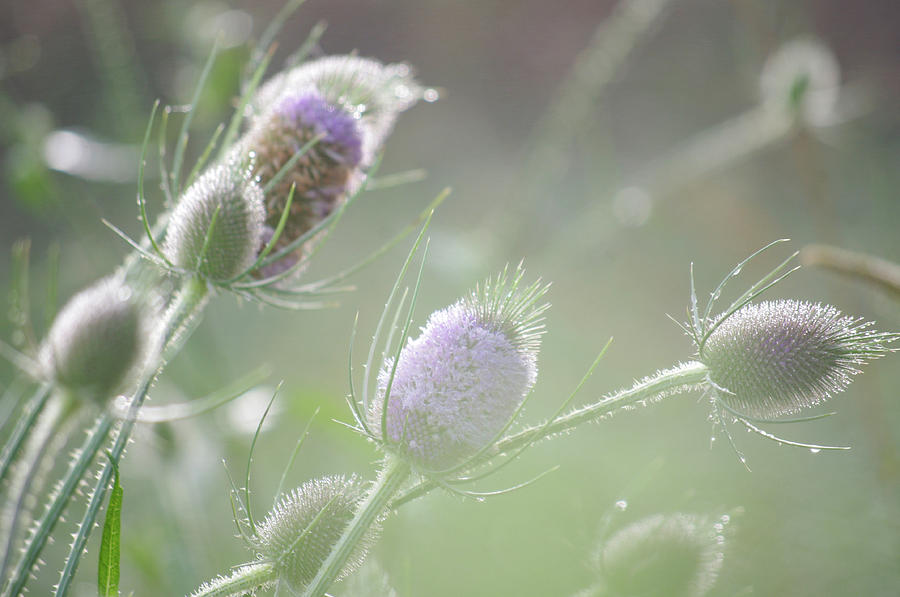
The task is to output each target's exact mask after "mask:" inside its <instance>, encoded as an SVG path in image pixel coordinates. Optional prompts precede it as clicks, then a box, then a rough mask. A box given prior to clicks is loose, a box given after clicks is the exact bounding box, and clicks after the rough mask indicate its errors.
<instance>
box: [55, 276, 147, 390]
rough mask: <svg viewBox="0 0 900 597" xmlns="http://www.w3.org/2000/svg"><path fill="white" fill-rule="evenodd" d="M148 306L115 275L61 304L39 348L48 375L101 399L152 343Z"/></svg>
mask: <svg viewBox="0 0 900 597" xmlns="http://www.w3.org/2000/svg"><path fill="white" fill-rule="evenodd" d="M148 323H149V321H148V317H147V312H146V305H144V304H143V303H142V302H141V301H139V300H138V299H137V298H136V297H135V295H134V292H133V291H132V290H131V289H130V288H129V287H128V286H126V285H125V284H124V283H123V282H122V281H121V280H120V279H119V278H118V277H115V276H111V277H109V278H104V279H102V280H100V281H99V282H97V283H96V284H94V285H93V286H90V287H88V288H86V289H85V290H82V291H81V292H79V293H78V294H76V295H75V296H74V297H72V298H71V299H70V300H69V302H68V303H66V304H65V306H64V307H63V308H62V310H61V311H60V312H59V314H58V315H57V316H56V319H55V320H54V321H53V325H52V326H51V328H50V331H49V332H48V334H47V338H46V339H45V340H44V342H43V344H42V346H41V350H40V363H41V366H42V368H43V370H44V373H45V374H46V375H47V377H48V378H49V379H51V380H52V381H53V382H54V383H56V384H57V385H59V386H60V387H62V388H64V389H66V390H68V391H70V392H71V393H73V394H75V395H77V396H83V397H88V398H90V399H93V400H99V401H105V400H106V399H108V398H109V397H110V396H111V394H112V393H113V392H114V391H115V390H117V389H119V388H120V387H121V386H123V385H124V383H125V382H126V381H127V380H128V379H129V377H130V375H131V373H132V372H133V371H134V370H135V369H136V368H137V367H138V365H139V364H140V363H142V362H143V360H144V358H145V356H146V354H147V352H148V350H149V349H150V347H151V344H152V342H151V338H150V337H151V334H150V333H149V330H148V329H147V326H148Z"/></svg>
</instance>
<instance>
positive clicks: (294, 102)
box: [235, 56, 423, 277]
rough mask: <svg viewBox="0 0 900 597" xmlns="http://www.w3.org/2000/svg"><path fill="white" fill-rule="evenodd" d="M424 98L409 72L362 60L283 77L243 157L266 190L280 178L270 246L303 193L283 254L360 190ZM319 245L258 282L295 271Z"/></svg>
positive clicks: (264, 93)
mask: <svg viewBox="0 0 900 597" xmlns="http://www.w3.org/2000/svg"><path fill="white" fill-rule="evenodd" d="M422 95H423V90H422V88H421V87H420V86H419V85H418V84H417V83H416V82H415V81H414V80H413V78H412V74H411V72H410V68H409V67H408V66H407V65H405V64H392V65H387V66H385V65H383V64H381V63H379V62H377V61H375V60H369V59H364V58H358V57H355V56H332V57H328V58H322V59H319V60H316V61H312V62H309V63H306V64H304V65H302V66H298V67H296V68H294V69H292V70H290V71H287V72H285V73H282V74H280V75H277V76H276V77H274V78H273V79H272V80H271V81H269V82H268V83H266V85H264V86H263V87H262V88H261V89H260V90H259V92H258V93H257V96H256V98H255V100H254V102H253V104H254V110H253V111H254V113H255V115H254V116H253V117H252V119H251V120H252V123H251V128H250V130H249V131H248V132H247V134H246V135H245V136H244V137H243V138H242V139H241V141H240V142H239V143H238V146H237V149H236V150H235V151H236V152H237V153H238V154H240V155H242V156H248V157H250V158H252V162H251V163H252V173H253V175H254V176H255V177H257V179H258V180H259V183H260V185H261V186H262V187H263V188H267V185H269V184H270V183H272V182H273V179H275V178H276V176H277V177H278V180H277V182H275V183H274V184H272V186H271V188H267V191H266V196H265V205H266V217H265V225H266V230H267V233H266V234H267V235H268V237H269V238H271V235H272V233H273V232H274V230H275V229H276V227H277V225H278V222H279V220H280V218H281V215H282V212H283V211H284V208H285V204H286V202H287V198H288V195H289V193H290V189H291V187H292V186H293V187H295V192H294V197H293V200H292V204H291V214H290V217H289V218H288V220H287V224H286V226H285V229H284V231H283V233H282V234H281V236H280V237H279V239H278V242H277V243H276V246H275V250H278V249H282V248H284V247H285V246H287V245H289V244H290V243H291V242H293V241H294V240H296V239H297V238H300V237H301V236H302V235H303V234H305V233H306V232H308V231H309V230H310V229H312V228H313V227H315V226H316V224H318V223H319V222H321V221H322V220H323V219H324V218H326V217H327V216H328V215H329V214H331V213H332V212H333V211H334V210H335V209H336V208H337V207H338V206H339V205H340V204H341V203H343V202H344V200H345V199H346V198H347V196H348V195H350V194H352V193H353V192H354V191H355V190H356V189H357V187H358V185H359V184H360V182H361V180H362V171H361V169H362V168H366V167H368V166H369V165H371V163H372V161H373V159H374V156H375V154H376V153H377V152H378V150H379V149H380V148H381V145H382V143H383V142H384V140H385V139H386V138H387V136H388V134H390V131H391V129H392V128H393V125H394V122H395V120H396V118H397V116H398V114H399V113H400V112H402V111H403V110H406V109H407V108H409V107H411V106H412V105H413V104H415V103H416V102H417V101H418V100H419V99H420V98H421V97H422ZM316 139H317V141H316ZM311 142H314V143H313V144H312V145H311V146H309V147H308V148H307V149H306V151H305V152H304V153H303V154H302V155H300V156H297V157H295V156H296V154H297V153H298V152H299V151H300V150H301V148H303V147H304V146H307V144H310V143H311ZM292 158H293V162H292ZM288 165H290V167H289V168H287V169H286V170H285V171H284V172H283V173H282V170H283V169H284V168H285V167H286V166H288ZM280 173H281V174H280ZM312 244H313V243H311V242H309V243H306V246H305V247H301V248H299V249H297V250H296V251H294V252H293V253H292V255H290V256H288V257H285V258H284V259H282V260H280V261H279V262H276V263H274V264H272V265H270V266H268V267H267V268H264V270H262V271H260V272H259V273H258V275H260V276H262V277H267V276H271V275H275V274H278V273H280V272H282V271H284V270H286V269H288V268H290V267H291V266H293V265H294V264H295V263H297V262H298V261H299V260H301V259H303V257H304V254H305V253H306V252H308V251H309V249H310V247H311V246H312Z"/></svg>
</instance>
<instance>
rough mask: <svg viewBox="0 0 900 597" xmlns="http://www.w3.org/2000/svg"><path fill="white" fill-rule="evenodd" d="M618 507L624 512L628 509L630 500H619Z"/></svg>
mask: <svg viewBox="0 0 900 597" xmlns="http://www.w3.org/2000/svg"><path fill="white" fill-rule="evenodd" d="M616 509H617V510H619V511H620V512H624V511H625V510H627V509H628V502H627V501H625V500H619V501H618V502H616Z"/></svg>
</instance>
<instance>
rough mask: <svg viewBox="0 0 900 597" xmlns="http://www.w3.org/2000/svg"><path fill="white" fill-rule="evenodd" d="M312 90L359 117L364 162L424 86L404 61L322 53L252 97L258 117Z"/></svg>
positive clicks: (266, 85) (418, 97)
mask: <svg viewBox="0 0 900 597" xmlns="http://www.w3.org/2000/svg"><path fill="white" fill-rule="evenodd" d="M310 92H315V93H318V94H320V95H321V96H322V97H323V98H324V99H325V100H326V101H327V102H328V104H329V105H332V106H338V107H340V108H341V109H343V110H344V111H345V112H347V113H348V114H351V115H353V117H354V118H356V119H358V121H359V123H360V127H361V133H362V165H363V166H367V165H368V164H370V163H371V161H372V159H373V158H374V156H375V153H376V152H377V151H378V150H379V148H380V147H381V145H382V144H383V143H384V140H385V139H386V138H387V136H388V135H389V134H390V132H391V130H392V129H393V126H394V122H395V121H396V119H397V116H398V115H399V114H400V113H401V112H403V111H405V110H407V109H409V108H411V107H412V106H413V105H415V104H416V102H418V101H419V100H420V99H421V98H422V97H423V95H424V93H425V90H424V89H423V88H422V86H421V85H419V84H418V83H417V82H416V81H415V79H414V78H413V73H412V69H411V68H410V67H409V65H407V64H402V63H401V64H382V63H381V62H378V61H377V60H372V59H370V58H360V57H359V56H326V57H324V58H320V59H318V60H313V61H310V62H306V63H304V64H302V65H300V66H297V67H295V68H293V69H291V70H289V71H286V72H283V73H280V74H278V75H276V76H275V77H273V78H272V79H271V80H270V81H268V82H267V83H266V84H265V85H263V86H262V87H261V88H260V89H259V91H258V92H257V94H256V97H255V98H254V101H253V109H254V111H255V112H256V114H257V115H259V116H260V117H261V118H265V115H266V114H267V113H268V112H270V111H271V110H273V109H276V106H278V105H279V104H281V102H282V101H283V100H284V98H286V97H290V96H296V95H298V94H303V93H310Z"/></svg>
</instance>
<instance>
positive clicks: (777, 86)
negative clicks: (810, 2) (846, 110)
mask: <svg viewBox="0 0 900 597" xmlns="http://www.w3.org/2000/svg"><path fill="white" fill-rule="evenodd" d="M840 83H841V73H840V67H839V65H838V62H837V59H836V58H835V57H834V54H833V53H832V52H831V50H829V49H828V48H827V47H826V46H825V45H823V44H822V43H821V42H818V41H816V40H813V39H796V40H793V41H790V42H788V43H786V44H784V45H783V46H781V47H780V48H778V50H777V51H776V52H775V53H774V54H772V56H771V57H770V58H769V59H768V60H767V61H766V64H765V66H764V67H763V71H762V75H761V76H760V93H761V95H762V100H763V103H764V104H765V105H766V106H767V107H768V108H770V109H772V110H774V111H777V112H780V113H783V114H786V113H790V114H791V115H792V116H797V117H800V118H802V119H804V120H806V121H807V122H809V123H810V124H813V125H827V124H828V123H829V121H831V120H833V119H834V111H835V108H836V105H837V101H838V95H839V92H840Z"/></svg>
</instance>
